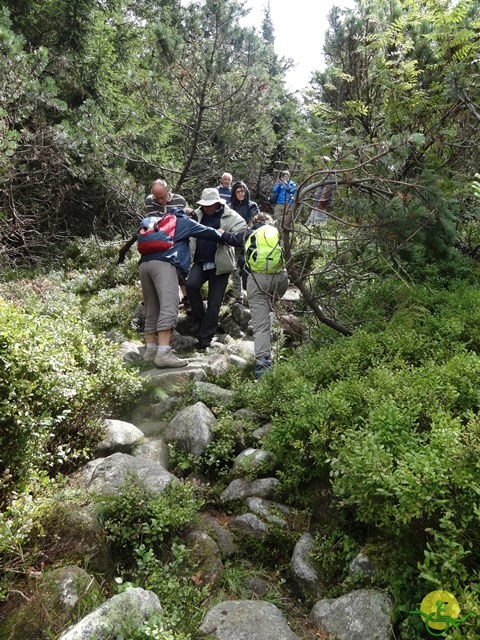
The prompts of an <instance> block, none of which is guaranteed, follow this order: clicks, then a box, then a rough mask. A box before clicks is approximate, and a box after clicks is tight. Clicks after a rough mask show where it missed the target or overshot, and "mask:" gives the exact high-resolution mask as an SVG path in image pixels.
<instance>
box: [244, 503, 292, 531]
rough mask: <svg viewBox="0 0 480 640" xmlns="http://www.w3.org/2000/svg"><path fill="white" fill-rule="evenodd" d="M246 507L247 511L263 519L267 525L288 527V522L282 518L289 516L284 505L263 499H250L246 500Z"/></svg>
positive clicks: (288, 511) (287, 509) (288, 510)
mask: <svg viewBox="0 0 480 640" xmlns="http://www.w3.org/2000/svg"><path fill="white" fill-rule="evenodd" d="M247 507H248V509H249V511H251V512H252V513H255V514H256V515H257V516H259V517H260V518H263V519H264V520H266V521H267V522H268V523H269V524H273V525H276V526H278V527H285V528H286V527H288V520H287V519H286V518H285V517H284V516H288V515H289V514H290V509H289V508H288V507H287V506H286V505H284V504H280V503H279V502H273V501H272V500H265V499H264V498H257V497H251V498H247ZM280 514H281V515H280Z"/></svg>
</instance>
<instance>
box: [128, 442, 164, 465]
mask: <svg viewBox="0 0 480 640" xmlns="http://www.w3.org/2000/svg"><path fill="white" fill-rule="evenodd" d="M133 455H134V456H135V457H137V458H148V460H152V461H153V462H158V464H161V465H162V467H163V468H164V469H168V461H169V458H168V446H167V443H166V442H165V439H164V438H162V436H150V437H148V438H145V439H144V441H143V442H142V443H140V444H139V445H138V446H137V447H135V449H134V451H133Z"/></svg>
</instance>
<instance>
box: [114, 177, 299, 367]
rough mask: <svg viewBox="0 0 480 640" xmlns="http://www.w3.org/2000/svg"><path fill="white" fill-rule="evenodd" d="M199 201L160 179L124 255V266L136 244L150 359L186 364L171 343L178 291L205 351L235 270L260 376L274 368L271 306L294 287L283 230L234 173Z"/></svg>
mask: <svg viewBox="0 0 480 640" xmlns="http://www.w3.org/2000/svg"><path fill="white" fill-rule="evenodd" d="M290 185H292V186H290ZM294 188H296V185H295V183H294V182H292V181H289V189H290V191H289V195H290V194H291V193H292V192H293V193H294V191H293V189H294ZM285 202H286V201H285ZM197 205H198V207H197V208H196V209H195V210H192V209H190V208H189V207H188V206H187V202H186V200H185V198H183V197H182V196H181V195H179V194H176V193H172V192H171V191H170V189H169V187H168V184H167V183H166V182H165V181H164V180H160V179H159V180H155V181H154V182H153V183H152V185H151V193H150V194H149V195H148V196H147V198H146V200H145V210H146V214H147V216H146V217H145V218H143V220H142V221H141V223H140V225H139V228H138V231H137V233H136V234H135V235H134V236H133V237H132V238H130V239H129V240H128V241H127V242H126V243H125V244H124V245H123V247H122V249H121V250H120V252H119V258H118V262H119V263H121V262H123V260H124V259H125V255H126V253H127V251H128V250H129V249H130V247H131V246H132V245H133V244H134V243H135V242H137V248H138V251H139V253H140V260H139V274H140V283H141V287H142V293H143V302H144V307H145V329H144V331H145V343H146V350H145V354H144V360H146V361H150V362H153V363H154V364H155V366H157V367H160V368H167V367H168V368H170V367H173V368H177V367H184V366H186V365H187V364H188V360H186V359H183V358H179V357H178V356H177V355H176V354H175V353H174V351H173V349H172V348H171V345H170V343H171V338H172V332H173V329H174V327H175V325H176V322H177V318H178V313H179V306H180V295H179V290H181V292H182V295H183V298H182V303H183V305H184V307H185V309H186V310H187V311H189V313H190V314H191V318H192V321H193V323H194V324H195V332H196V335H197V338H198V342H197V344H196V348H197V349H202V350H203V349H207V348H208V347H209V346H210V344H211V341H212V339H213V337H214V335H215V332H216V330H217V328H218V324H219V315H220V308H221V305H222V303H223V299H224V296H225V292H226V290H227V285H228V279H229V276H230V275H232V280H233V283H232V285H233V287H232V288H233V294H234V297H235V302H237V303H241V304H248V306H249V308H250V312H251V318H252V329H253V338H254V352H255V371H254V375H255V377H256V378H258V377H260V376H261V375H262V374H263V373H265V372H266V371H268V370H269V369H271V367H272V345H271V326H270V312H271V309H272V304H273V302H274V301H275V300H278V299H279V298H281V297H282V296H283V295H284V294H285V292H286V290H287V287H288V278H287V273H286V270H285V264H284V258H283V252H282V249H281V246H280V236H279V232H278V229H277V227H276V226H275V221H274V219H273V218H272V217H271V216H269V215H268V214H265V213H261V212H260V210H259V207H258V205H257V204H256V202H254V201H253V200H251V199H250V193H249V190H248V187H247V185H246V184H245V183H244V182H242V181H237V182H235V183H234V184H233V185H232V176H231V174H229V173H224V174H223V175H222V176H221V179H220V184H219V185H218V187H216V188H207V189H204V190H203V192H202V196H201V198H200V200H198V202H197ZM285 206H286V205H285V204H283V208H285ZM205 283H207V284H208V292H207V296H206V300H205V301H204V299H203V295H202V288H203V285H204V284H205Z"/></svg>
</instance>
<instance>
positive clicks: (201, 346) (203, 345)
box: [195, 338, 212, 351]
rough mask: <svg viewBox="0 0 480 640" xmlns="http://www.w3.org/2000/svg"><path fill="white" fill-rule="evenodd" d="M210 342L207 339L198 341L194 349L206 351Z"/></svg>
mask: <svg viewBox="0 0 480 640" xmlns="http://www.w3.org/2000/svg"><path fill="white" fill-rule="evenodd" d="M211 342H212V341H211V340H208V339H205V338H203V339H201V338H200V339H199V341H198V342H197V344H196V345H195V349H200V350H201V351H203V350H204V349H208V347H209V346H210V344H211Z"/></svg>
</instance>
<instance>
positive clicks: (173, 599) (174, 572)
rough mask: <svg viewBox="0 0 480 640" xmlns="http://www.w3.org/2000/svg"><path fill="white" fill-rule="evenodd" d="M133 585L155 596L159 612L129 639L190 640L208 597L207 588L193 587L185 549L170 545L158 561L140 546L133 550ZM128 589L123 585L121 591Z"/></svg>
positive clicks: (189, 564)
mask: <svg viewBox="0 0 480 640" xmlns="http://www.w3.org/2000/svg"><path fill="white" fill-rule="evenodd" d="M135 558H136V563H137V566H136V570H135V582H134V584H135V585H137V584H139V585H140V586H142V587H143V588H145V589H149V590H151V591H153V592H154V593H156V594H157V596H158V597H159V600H160V602H161V604H162V611H161V612H160V613H159V614H158V615H155V616H153V617H152V618H151V619H150V620H149V621H147V622H146V623H145V624H144V625H143V626H142V627H141V628H140V629H139V630H138V631H137V632H136V633H135V635H134V636H133V638H134V639H135V640H146V639H147V638H159V639H160V640H191V639H192V638H193V634H194V633H195V631H196V630H197V628H198V626H199V624H200V622H201V619H202V617H203V610H202V609H203V606H202V605H203V603H204V601H205V600H206V598H207V597H208V596H209V594H210V587H209V586H208V585H198V584H195V581H194V580H193V579H192V578H193V572H194V570H195V567H194V566H192V564H191V562H190V560H189V555H188V551H187V549H186V548H185V547H184V546H183V545H182V544H179V543H178V542H175V541H174V542H173V543H172V544H171V548H170V551H169V553H168V554H164V557H163V559H160V558H159V557H158V556H157V555H156V554H155V553H154V552H153V550H152V549H149V548H148V547H147V546H145V545H140V546H139V547H138V548H137V549H136V550H135ZM127 586H130V583H127V584H126V585H125V587H127Z"/></svg>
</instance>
